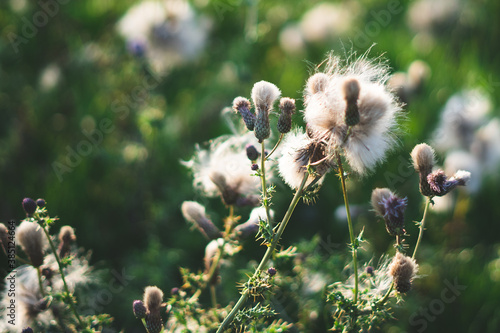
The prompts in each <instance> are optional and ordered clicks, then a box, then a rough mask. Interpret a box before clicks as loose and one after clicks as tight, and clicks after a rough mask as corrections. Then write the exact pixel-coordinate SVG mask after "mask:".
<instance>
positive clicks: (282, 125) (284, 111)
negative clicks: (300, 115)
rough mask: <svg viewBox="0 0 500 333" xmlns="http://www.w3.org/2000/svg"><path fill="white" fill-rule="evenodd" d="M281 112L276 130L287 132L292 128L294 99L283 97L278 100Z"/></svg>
mask: <svg viewBox="0 0 500 333" xmlns="http://www.w3.org/2000/svg"><path fill="white" fill-rule="evenodd" d="M279 107H280V110H281V114H280V117H279V119H278V131H279V132H280V133H288V132H290V130H291V129H292V114H293V113H294V112H295V100H294V99H292V98H288V97H283V98H282V99H281V100H280V106H279Z"/></svg>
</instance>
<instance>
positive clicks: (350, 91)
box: [343, 78, 360, 126]
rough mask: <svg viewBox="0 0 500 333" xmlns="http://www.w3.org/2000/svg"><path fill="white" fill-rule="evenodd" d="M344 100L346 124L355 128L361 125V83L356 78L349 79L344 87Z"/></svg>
mask: <svg viewBox="0 0 500 333" xmlns="http://www.w3.org/2000/svg"><path fill="white" fill-rule="evenodd" d="M343 89H344V99H345V101H346V108H345V124H346V125H347V126H354V125H356V124H358V123H359V110H358V98H359V89H360V88H359V82H358V80H356V79H354V78H350V79H347V80H346V81H345V82H344V85H343Z"/></svg>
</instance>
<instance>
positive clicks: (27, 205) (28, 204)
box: [23, 198, 36, 216]
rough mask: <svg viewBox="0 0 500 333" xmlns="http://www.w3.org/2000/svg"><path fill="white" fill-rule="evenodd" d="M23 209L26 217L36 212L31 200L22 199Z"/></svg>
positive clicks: (34, 204)
mask: <svg viewBox="0 0 500 333" xmlns="http://www.w3.org/2000/svg"><path fill="white" fill-rule="evenodd" d="M23 209H24V211H25V212H26V214H27V215H28V216H31V215H33V214H34V213H35V212H36V203H35V201H33V199H31V198H24V199H23Z"/></svg>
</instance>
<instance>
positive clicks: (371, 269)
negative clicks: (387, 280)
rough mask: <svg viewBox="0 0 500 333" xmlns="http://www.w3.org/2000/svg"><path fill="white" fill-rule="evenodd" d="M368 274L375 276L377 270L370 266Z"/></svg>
mask: <svg viewBox="0 0 500 333" xmlns="http://www.w3.org/2000/svg"><path fill="white" fill-rule="evenodd" d="M366 273H367V274H369V275H371V276H373V275H375V270H374V269H373V267H372V266H368V267H366Z"/></svg>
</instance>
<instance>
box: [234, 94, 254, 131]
mask: <svg viewBox="0 0 500 333" xmlns="http://www.w3.org/2000/svg"><path fill="white" fill-rule="evenodd" d="M250 109H251V104H250V101H249V100H248V99H246V98H245V97H236V98H235V99H234V101H233V110H234V111H236V112H239V113H240V114H241V117H242V118H243V121H244V122H245V126H246V127H247V128H248V130H249V131H253V129H254V127H255V120H256V119H255V115H254V114H253V113H252V111H250Z"/></svg>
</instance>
